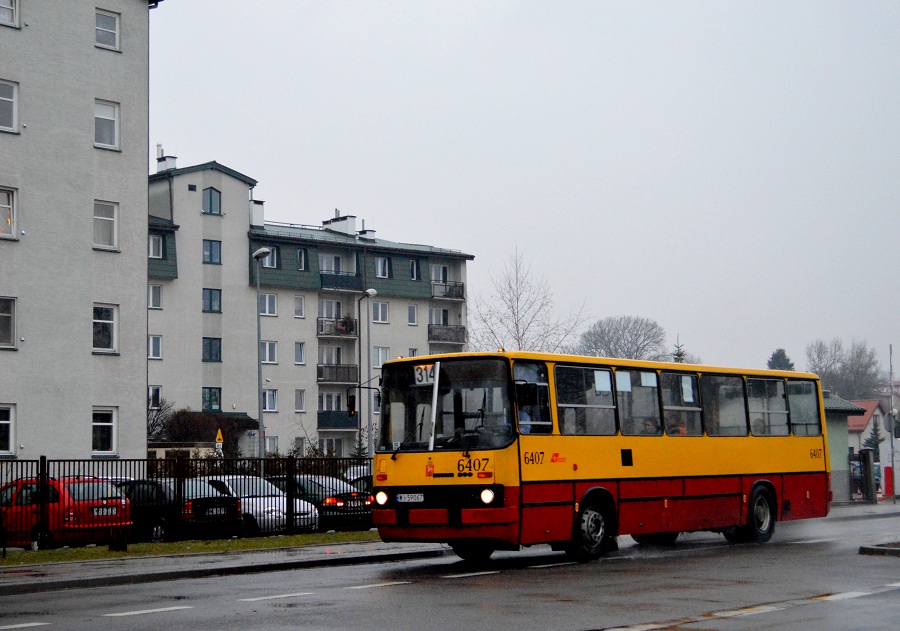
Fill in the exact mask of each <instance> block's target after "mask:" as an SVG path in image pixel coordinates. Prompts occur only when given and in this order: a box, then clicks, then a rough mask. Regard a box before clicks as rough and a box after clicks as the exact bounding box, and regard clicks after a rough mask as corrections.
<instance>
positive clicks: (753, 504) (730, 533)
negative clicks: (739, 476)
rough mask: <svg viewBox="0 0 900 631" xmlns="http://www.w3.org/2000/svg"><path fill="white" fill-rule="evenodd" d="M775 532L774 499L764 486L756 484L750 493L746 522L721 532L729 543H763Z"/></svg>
mask: <svg viewBox="0 0 900 631" xmlns="http://www.w3.org/2000/svg"><path fill="white" fill-rule="evenodd" d="M774 532H775V501H774V499H773V498H772V494H771V493H770V492H769V490H768V489H766V487H764V486H758V487H756V488H755V489H753V493H751V494H750V506H749V510H748V511H747V523H746V524H744V525H743V526H738V527H736V528H729V529H727V530H725V531H723V533H722V534H724V535H725V538H726V539H727V540H728V541H730V542H731V543H765V542H767V541H768V540H769V539H771V538H772V533H774Z"/></svg>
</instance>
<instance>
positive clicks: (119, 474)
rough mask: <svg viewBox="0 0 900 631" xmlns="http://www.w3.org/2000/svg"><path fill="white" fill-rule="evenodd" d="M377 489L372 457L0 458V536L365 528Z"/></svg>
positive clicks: (122, 536)
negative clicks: (373, 490)
mask: <svg viewBox="0 0 900 631" xmlns="http://www.w3.org/2000/svg"><path fill="white" fill-rule="evenodd" d="M371 488H372V487H371V460H370V459H368V458H293V457H285V458H266V459H259V458H241V459H225V458H171V459H147V460H118V459H116V460H50V459H48V458H45V457H41V458H40V459H39V460H9V461H0V544H2V545H3V550H4V554H5V549H6V546H7V545H9V546H16V547H32V548H33V549H37V548H41V547H51V546H62V545H84V544H106V543H108V544H109V545H110V546H111V548H117V549H123V548H125V547H126V546H127V542H128V541H164V540H177V539H212V538H222V537H234V536H240V535H265V534H294V533H297V532H303V531H313V530H332V529H333V530H351V529H368V528H370V527H371V510H372V507H371V502H372V498H371V495H370V494H371Z"/></svg>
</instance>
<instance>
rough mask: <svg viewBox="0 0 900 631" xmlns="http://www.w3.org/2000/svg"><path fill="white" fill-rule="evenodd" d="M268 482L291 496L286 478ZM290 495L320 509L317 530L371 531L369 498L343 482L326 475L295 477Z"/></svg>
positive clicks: (272, 478) (370, 501)
mask: <svg viewBox="0 0 900 631" xmlns="http://www.w3.org/2000/svg"><path fill="white" fill-rule="evenodd" d="M269 480H270V481H271V482H272V484H274V485H275V486H277V487H278V488H279V489H281V490H282V491H284V492H285V493H290V492H291V490H289V478H288V477H287V476H283V475H282V476H272V477H271V478H269ZM293 493H295V494H296V496H297V497H298V498H300V499H303V500H306V501H307V502H310V503H311V504H313V505H314V506H315V507H316V508H317V509H319V529H320V530H368V529H369V528H371V527H372V503H373V499H372V495H371V494H369V493H366V492H363V491H360V490H359V489H357V488H356V487H354V486H352V485H351V484H350V483H349V482H347V481H346V480H341V479H340V478H334V477H331V476H327V475H298V476H295V477H294V480H293Z"/></svg>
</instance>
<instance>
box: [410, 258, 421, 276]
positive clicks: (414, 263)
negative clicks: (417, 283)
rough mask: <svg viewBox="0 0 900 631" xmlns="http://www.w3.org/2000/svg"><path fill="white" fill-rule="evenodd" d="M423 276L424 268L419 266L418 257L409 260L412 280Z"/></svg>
mask: <svg viewBox="0 0 900 631" xmlns="http://www.w3.org/2000/svg"><path fill="white" fill-rule="evenodd" d="M421 278H422V268H421V267H420V266H419V261H418V259H413V260H411V261H410V262H409V279H410V280H421Z"/></svg>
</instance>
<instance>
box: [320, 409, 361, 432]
mask: <svg viewBox="0 0 900 631" xmlns="http://www.w3.org/2000/svg"><path fill="white" fill-rule="evenodd" d="M316 422H317V423H318V428H319V429H352V430H356V429H359V426H358V423H359V416H350V413H349V412H347V411H346V410H329V411H327V412H326V411H322V410H319V412H318V417H317V420H316Z"/></svg>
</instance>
